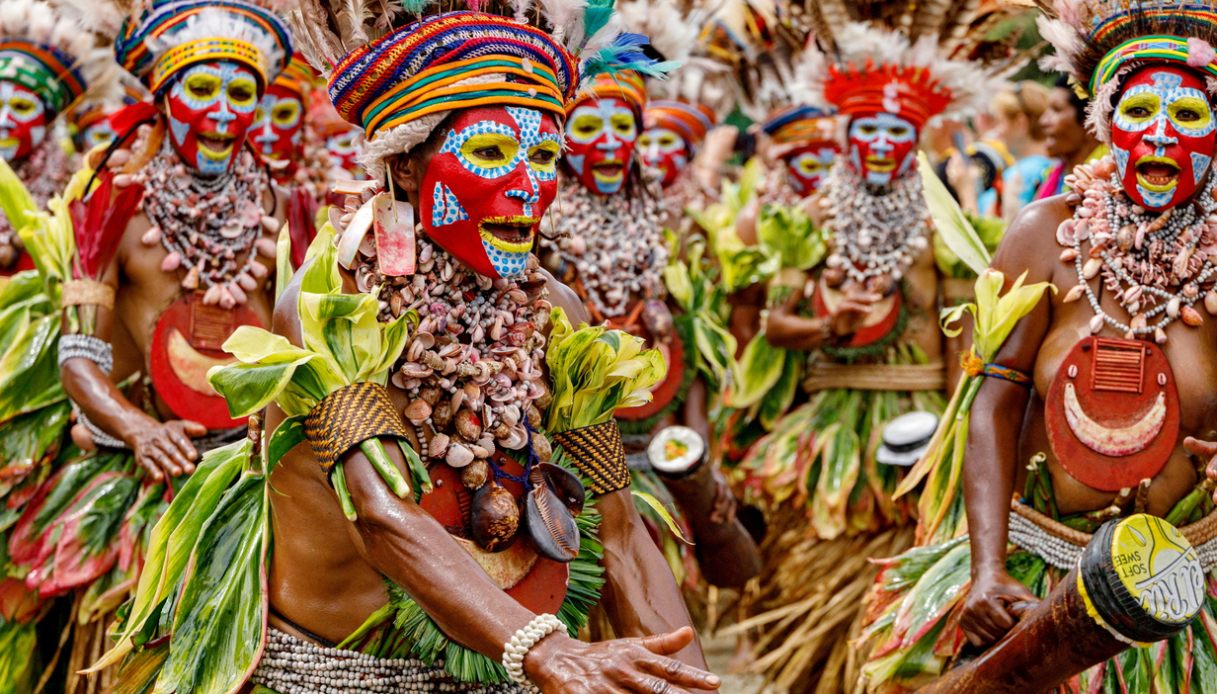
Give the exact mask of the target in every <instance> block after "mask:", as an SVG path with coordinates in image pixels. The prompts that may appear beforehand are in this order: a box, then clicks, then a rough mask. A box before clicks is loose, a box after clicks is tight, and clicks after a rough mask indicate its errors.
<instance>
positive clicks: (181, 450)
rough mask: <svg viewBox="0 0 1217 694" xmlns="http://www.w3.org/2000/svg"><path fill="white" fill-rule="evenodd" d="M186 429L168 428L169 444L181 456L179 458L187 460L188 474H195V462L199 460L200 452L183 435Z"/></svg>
mask: <svg viewBox="0 0 1217 694" xmlns="http://www.w3.org/2000/svg"><path fill="white" fill-rule="evenodd" d="M183 428H185V427H180V428H179V427H173V426H171V427H168V432H169V443H171V444H172V445H173V446H174V447H175V448H176V449H177V452H178V454H179V457H180V458H182V459H183V460H185V461H186V462H185V465H184V467H185V469H186V472H188V473H189V472H194V461H195V460H198V459H199V452H198V450H196V449H195V447H194V444H192V443H190V439H188V438H186V435H185V434H183V433H182V431H181V430H182V429H183Z"/></svg>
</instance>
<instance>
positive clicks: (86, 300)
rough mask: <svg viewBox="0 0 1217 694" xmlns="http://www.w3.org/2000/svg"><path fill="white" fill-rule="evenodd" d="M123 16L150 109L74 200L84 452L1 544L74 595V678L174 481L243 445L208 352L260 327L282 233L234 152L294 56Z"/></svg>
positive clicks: (254, 27) (77, 378) (129, 125)
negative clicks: (226, 445) (212, 376)
mask: <svg viewBox="0 0 1217 694" xmlns="http://www.w3.org/2000/svg"><path fill="white" fill-rule="evenodd" d="M103 9H105V8H103ZM132 11H133V14H132V15H130V16H127V15H124V14H123V13H122V12H117V15H118V17H122V18H125V20H126V21H124V22H123V24H122V28H121V30H120V31H119V32H118V36H117V37H116V41H115V45H114V54H115V56H116V58H117V60H118V63H119V64H120V65H121V66H122V67H123V68H125V69H126V70H127V71H128V72H130V73H131V74H132V75H134V76H135V77H137V78H138V79H139V80H140V81H141V82H142V83H143V84H144V86H145V87H146V88H147V89H148V91H149V93H150V94H151V95H152V98H153V100H154V101H152V102H150V103H139V104H136V105H134V106H131V107H129V108H128V109H126V110H125V111H124V115H123V116H122V117H120V118H116V119H115V120H114V123H115V125H116V132H117V133H118V136H117V139H116V140H115V142H114V143H113V144H112V145H111V146H110V147H109V148H107V149H98V150H94V155H95V156H94V157H93V158H92V160H91V161H90V162H89V165H90V166H91V167H94V168H96V169H97V171H95V172H88V171H87V172H85V173H83V174H82V175H81V177H80V184H81V185H82V186H84V188H83V190H82V192H81V193H80V196H81V197H80V199H74V200H73V201H72V202H71V216H72V218H73V219H74V220H75V223H76V228H75V232H76V248H75V255H74V258H73V260H72V271H71V276H69V277H68V278H66V279H67V280H69V281H66V282H65V283H64V285H63V291H62V296H63V305H64V312H63V318H64V319H63V333H64V334H63V335H62V336H61V338H60V343H59V359H58V361H59V371H60V374H61V377H62V383H63V390H64V391H65V392H66V393H67V395H68V397H69V398H70V399H71V401H72V404H73V406H74V409H75V410H76V426H75V427H74V428H73V431H72V438H73V440H74V442H75V443H76V444H77V445H78V446H79V447H80V448H81V449H84V450H85V451H87V454H86V455H84V456H83V457H77V458H73V459H71V460H70V461H65V465H64V466H63V467H61V468H60V469H59V470H57V472H56V474H55V475H53V476H51V477H50V478H49V479H47V480H45V482H43V483H42V484H41V486H40V487H39V488H38V489H37V490H36V492H35V495H34V498H33V500H32V501H31V503H30V505H29V506H28V507H27V508H26V509H25V512H24V513H23V514H22V515H21V517H20V518H18V519H17V521H16V524H15V525H14V526H13V529H12V534H11V536H10V538H9V539H10V541H9V552H8V557H9V558H10V560H11V561H12V563H13V564H14V566H17V567H21V570H23V571H24V572H25V573H24V575H25V582H26V585H27V586H28V587H30V588H31V589H34V590H37V591H38V593H39V595H40V596H42V597H44V598H45V597H53V596H59V595H69V594H70V595H76V596H79V600H78V602H77V603H76V605H75V610H76V614H77V615H78V618H77V619H74V620H73V625H74V629H73V634H74V638H73V641H72V645H71V647H70V649H69V652H70V654H71V662H73V663H82V664H83V663H84V659H85V658H86V657H90V656H87V655H86V654H90V653H95V652H96V651H95V650H93V649H96V648H97V647H98V646H99V645H100V644H101V642H102V639H104V634H105V630H106V628H108V626H109V623H110V621H112V619H113V614H112V613H113V610H114V609H115V608H116V607H117V606H118V604H119V602H120V601H121V600H122V598H123V597H124V595H125V593H126V591H127V590H129V589H130V588H131V587H132V586H133V585H134V581H135V580H136V579H137V578H138V572H139V568H140V566H141V565H142V559H141V558H140V557H141V555H142V552H143V549H142V548H143V545H144V540H143V538H144V537H145V536H146V533H147V532H150V530H151V528H152V525H153V524H154V523H155V522H156V520H157V518H159V516H160V513H161V511H163V509H164V504H165V501H164V499H166V498H167V496H168V495H170V494H171V493H172V492H171V491H170V490H171V489H172V487H171V486H170V485H171V484H173V480H174V478H178V479H180V478H181V477H182V476H184V475H188V474H190V473H191V472H192V471H193V469H194V466H195V464H196V463H197V462H198V459H199V455H200V453H201V452H202V451H206V450H207V449H208V448H211V447H214V446H216V445H218V444H219V443H223V442H226V441H230V440H232V439H233V437H238V438H239V437H241V436H243V435H244V424H245V422H244V421H243V420H237V419H234V418H232V417H230V416H229V413H228V408H227V406H226V404H225V402H224V399H223V398H222V397H220V396H219V395H218V394H216V393H215V391H213V390H212V389H211V388H210V386H209V385H208V384H207V380H206V375H207V370H208V369H209V368H210V367H212V366H215V365H217V364H221V363H224V361H225V355H224V353H223V352H222V351H221V350H220V345H221V344H222V343H223V342H224V340H226V339H227V337H228V336H229V335H230V334H231V333H232V332H233V331H234V330H235V329H236V328H237V326H240V325H268V324H269V321H270V316H271V308H272V306H271V296H272V292H271V291H270V290H269V287H268V285H267V281H266V280H267V278H268V276H269V272H270V269H271V268H273V264H272V262H273V251H274V240H273V236H272V235H271V234H273V233H274V232H275V231H277V230H278V228H279V226H280V225H281V222H280V221H278V220H277V219H276V218H274V217H273V216H269V215H272V214H273V212H272V211H273V210H276V209H281V208H282V207H281V205H279V204H278V203H277V202H276V200H275V199H274V197H273V195H272V191H271V188H270V181H269V180H268V178H267V175H266V171H265V169H264V167H262V166H261V165H260V163H259V162H258V161H257V159H256V157H255V156H254V155H253V154H252V152H250V151H248V150H247V149H246V147H245V140H246V134H247V132H248V129H249V127H250V125H251V123H252V122H253V117H254V111H255V110H256V107H257V104H258V99H259V97H260V95H261V94H262V92H263V90H264V89H265V87H266V85H267V84H269V83H270V82H271V81H273V80H274V77H275V75H276V74H277V73H278V72H279V71H280V70H281V69H282V68H283V66H284V64H286V62H287V58H288V56H290V52H291V46H290V40H289V38H288V35H287V31H286V27H285V26H284V25H283V24H282V23H281V22H280V21H279V20H278V19H277V18H276V17H275V16H274V15H273V14H271V13H269V12H268V11H266V10H265V9H263V8H261V7H258V6H255V5H252V4H248V3H245V2H242V1H241V0H217V1H216V2H199V1H198V0H170V1H165V0H156V1H155V2H151V3H149V4H146V5H140V6H139V7H136V8H133V10H132ZM78 14H79V15H80V16H82V18H83V19H85V20H88V19H93V20H96V19H97V18H98V17H99V16H100V15H106V13H105V12H96V11H91V12H87V13H86V12H80V11H79V10H78ZM6 17H7V15H6ZM115 24H117V21H116V22H115ZM76 31H77V32H79V33H80V34H81V35H91V34H89V33H88V32H86V31H84V30H80V29H77V30H76ZM118 384H124V385H123V387H121V388H120V386H119V385H118ZM82 517H89V518H92V519H94V521H95V522H90V523H86V524H81V523H80V518H82ZM48 537H58V538H61V541H60V542H58V543H50V544H48V543H47V542H46V538H48ZM103 593H104V594H105V597H104V598H99V597H98V596H101V595H102V594H103ZM65 657H67V656H65ZM76 669H77V668H75V667H73V668H72V669H71V672H70V674H69V678H70V680H71V681H69V683H68V688H69V690H71V689H72V688H73V687H74V686H75V684H74V683H75V682H76V681H77V680H78V679H79V678H80V676H79V675H78V674H77V672H76ZM111 675H112V673H106V674H105V675H103V678H102V680H101V681H102V682H110V681H111V680H110V679H109V678H110V676H111Z"/></svg>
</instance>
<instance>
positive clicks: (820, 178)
mask: <svg viewBox="0 0 1217 694" xmlns="http://www.w3.org/2000/svg"><path fill="white" fill-rule="evenodd" d="M837 150H838V146H837V145H836V144H834V143H831V142H812V143H808V144H806V145H803V146H801V147H797V148H795V149H792V150H790V151H789V152H786V153H785V154H783V155H782V161H783V162H785V163H786V173H787V180H788V181H790V187H791V188H793V189H794V192H796V193H798V194H799V195H801V196H804V197H806V196H808V195H811V194H812V193H814V192H816V191H817V190H819V189H820V186H822V185H824V179H825V178H827V177H828V171H829V169H831V168H832V164H833V162H834V161H836V160H837Z"/></svg>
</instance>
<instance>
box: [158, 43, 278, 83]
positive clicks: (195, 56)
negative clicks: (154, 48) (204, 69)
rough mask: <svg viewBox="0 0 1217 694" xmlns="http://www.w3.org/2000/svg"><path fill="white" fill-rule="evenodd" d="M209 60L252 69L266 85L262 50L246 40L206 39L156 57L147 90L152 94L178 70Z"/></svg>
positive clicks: (175, 47) (179, 46)
mask: <svg viewBox="0 0 1217 694" xmlns="http://www.w3.org/2000/svg"><path fill="white" fill-rule="evenodd" d="M212 60H231V61H233V62H237V63H241V64H242V65H244V66H246V67H248V68H249V69H251V70H253V71H254V73H255V74H256V75H257V76H258V79H259V80H260V81H261V82H262V84H266V82H267V80H266V69H265V68H264V67H263V66H264V65H265V64H266V61H265V60H264V59H263V56H262V51H260V50H258V47H257V46H255V45H253V44H252V43H249V42H248V41H238V40H236V39H225V38H218V37H217V38H206V39H197V40H194V41H187V42H186V43H183V44H181V45H178V46H174V47H173V48H171V49H169V50H167V51H165V52H164V54H162V55H161V57H160V58H157V60H156V64H155V65H154V66H153V67H152V76H151V77H150V78H149V80H148V89H149V90H151V91H152V92H153V93H157V92H159V91H160V90H161V87H163V86H165V84H166V83H167V82H168V81H169V80H170V79H172V78H173V76H174V75H176V74H177V73H178V72H180V71H181V70H184V69H185V68H187V67H190V66H191V65H195V64H198V63H205V62H208V61H212Z"/></svg>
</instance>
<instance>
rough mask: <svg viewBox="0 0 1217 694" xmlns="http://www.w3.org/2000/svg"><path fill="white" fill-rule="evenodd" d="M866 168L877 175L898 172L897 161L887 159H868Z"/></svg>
mask: <svg viewBox="0 0 1217 694" xmlns="http://www.w3.org/2000/svg"><path fill="white" fill-rule="evenodd" d="M866 168H868V169H870V170H871V171H873V172H875V173H891V172H893V171H895V170H896V160H895V159H889V158H887V157H867V158H866Z"/></svg>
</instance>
